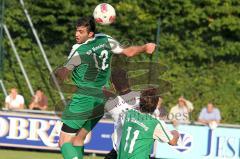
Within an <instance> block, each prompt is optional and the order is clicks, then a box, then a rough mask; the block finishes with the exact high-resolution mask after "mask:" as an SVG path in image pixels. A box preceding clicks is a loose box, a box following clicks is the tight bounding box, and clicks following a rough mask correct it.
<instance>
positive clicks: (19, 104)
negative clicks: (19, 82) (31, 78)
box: [5, 88, 24, 110]
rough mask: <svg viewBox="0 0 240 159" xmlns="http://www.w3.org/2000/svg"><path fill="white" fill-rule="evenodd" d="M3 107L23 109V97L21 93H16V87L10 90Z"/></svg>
mask: <svg viewBox="0 0 240 159" xmlns="http://www.w3.org/2000/svg"><path fill="white" fill-rule="evenodd" d="M5 107H6V108H7V109H12V110H14V109H24V98H23V96H22V95H20V94H18V90H17V89H16V88H12V89H11V90H10V93H9V95H8V96H7V97H6V99H5Z"/></svg>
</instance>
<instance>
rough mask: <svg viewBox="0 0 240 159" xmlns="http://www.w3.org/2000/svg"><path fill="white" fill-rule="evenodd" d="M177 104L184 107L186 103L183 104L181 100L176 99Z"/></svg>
mask: <svg viewBox="0 0 240 159" xmlns="http://www.w3.org/2000/svg"><path fill="white" fill-rule="evenodd" d="M178 105H179V106H180V107H184V106H185V105H186V104H185V102H184V101H183V100H178Z"/></svg>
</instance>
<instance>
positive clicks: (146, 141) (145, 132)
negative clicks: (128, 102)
mask: <svg viewBox="0 0 240 159" xmlns="http://www.w3.org/2000/svg"><path fill="white" fill-rule="evenodd" d="M172 138H173V136H172V135H171V133H170V131H169V130H168V129H167V127H166V124H165V123H164V122H163V121H161V120H159V119H157V118H156V117H154V116H153V115H150V114H145V113H141V112H140V111H138V110H134V109H132V110H129V111H128V112H127V113H126V114H125V120H124V125H123V130H122V139H121V143H120V147H119V152H118V159H129V158H131V159H149V156H150V153H151V149H152V146H153V143H154V140H159V141H162V142H169V141H170V140H172Z"/></svg>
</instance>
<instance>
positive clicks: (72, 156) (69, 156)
mask: <svg viewBox="0 0 240 159" xmlns="http://www.w3.org/2000/svg"><path fill="white" fill-rule="evenodd" d="M61 152H62V155H63V158H64V159H82V157H81V158H78V153H77V151H76V149H75V147H74V146H73V145H72V143H70V142H66V143H64V144H63V145H62V147H61Z"/></svg>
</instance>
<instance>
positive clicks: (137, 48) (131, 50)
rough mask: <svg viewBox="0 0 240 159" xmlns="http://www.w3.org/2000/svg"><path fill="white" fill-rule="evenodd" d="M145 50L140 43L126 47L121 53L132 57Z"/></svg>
mask: <svg viewBox="0 0 240 159" xmlns="http://www.w3.org/2000/svg"><path fill="white" fill-rule="evenodd" d="M145 51H146V47H145V45H141V46H130V47H128V48H125V49H124V50H123V54H124V55H126V56H128V57H132V56H136V55H138V54H140V53H142V52H145Z"/></svg>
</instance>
